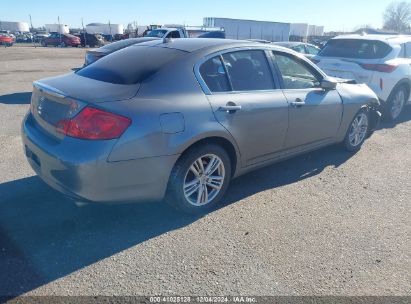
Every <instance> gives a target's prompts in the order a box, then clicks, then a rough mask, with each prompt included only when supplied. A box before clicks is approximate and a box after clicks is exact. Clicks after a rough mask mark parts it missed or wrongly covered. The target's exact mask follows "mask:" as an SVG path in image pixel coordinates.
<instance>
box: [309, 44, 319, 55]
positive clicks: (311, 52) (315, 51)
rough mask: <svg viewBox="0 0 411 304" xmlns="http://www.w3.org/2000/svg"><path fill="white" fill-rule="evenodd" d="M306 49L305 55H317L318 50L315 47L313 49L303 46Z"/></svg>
mask: <svg viewBox="0 0 411 304" xmlns="http://www.w3.org/2000/svg"><path fill="white" fill-rule="evenodd" d="M305 47H306V49H307V53H308V54H311V55H317V54H318V52H319V51H320V49H317V48H316V47H313V46H311V45H306V46H305Z"/></svg>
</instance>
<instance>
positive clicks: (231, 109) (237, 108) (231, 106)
mask: <svg viewBox="0 0 411 304" xmlns="http://www.w3.org/2000/svg"><path fill="white" fill-rule="evenodd" d="M218 110H219V111H222V112H227V113H230V114H234V113H235V112H237V111H240V110H241V106H238V105H236V104H235V103H234V102H229V103H227V104H226V105H225V106H222V107H219V108H218Z"/></svg>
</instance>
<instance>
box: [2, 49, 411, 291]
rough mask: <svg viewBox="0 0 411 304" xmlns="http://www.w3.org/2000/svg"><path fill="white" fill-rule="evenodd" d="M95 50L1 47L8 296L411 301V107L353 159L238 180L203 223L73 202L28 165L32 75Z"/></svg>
mask: <svg viewBox="0 0 411 304" xmlns="http://www.w3.org/2000/svg"><path fill="white" fill-rule="evenodd" d="M84 53H85V50H84V49H76V48H67V49H61V48H36V49H35V48H33V47H11V48H0V124H1V125H0V130H1V132H0V156H1V158H0V295H22V294H30V295H153V294H162V295H168V294H170V295H193V294H194V295H210V296H212V295H238V294H242V295H343V296H346V295H411V271H410V269H411V263H410V252H411V241H410V234H411V233H410V232H411V229H410V228H411V227H410V223H411V205H410V203H411V199H410V198H411V173H410V172H411V149H410V147H411V109H410V107H408V108H407V110H406V112H405V114H404V115H403V116H402V120H401V121H400V123H398V124H397V125H389V124H383V125H381V129H380V130H378V131H377V132H376V133H375V134H374V135H373V136H372V137H371V138H370V139H369V140H368V141H367V142H366V144H365V145H364V146H363V149H362V150H361V151H360V152H359V153H357V154H355V155H351V154H349V153H346V152H344V151H342V150H340V149H339V147H334V146H333V147H329V148H326V149H322V150H320V151H317V152H314V153H310V154H307V155H304V156H301V157H298V158H295V159H292V160H289V161H286V162H283V163H280V164H277V165H274V166H270V167H268V168H265V169H262V170H259V171H256V172H253V173H251V174H249V175H247V176H244V177H241V178H240V179H237V180H235V181H234V182H233V184H232V186H231V188H230V190H229V191H228V195H227V198H226V200H225V202H224V205H223V206H222V208H221V209H219V210H217V211H215V212H213V213H210V214H208V215H205V216H203V217H201V218H192V217H187V216H182V215H180V214H178V213H176V212H175V211H173V210H172V209H170V208H169V207H167V206H165V205H164V204H163V203H152V204H135V205H121V206H103V205H92V206H86V207H83V208H77V207H75V206H74V205H73V204H72V203H71V202H70V201H68V200H66V199H65V198H64V197H62V196H61V195H59V194H58V193H56V192H55V191H53V190H51V189H50V188H48V187H47V186H46V185H45V184H43V182H41V181H40V179H39V178H38V177H36V176H35V175H34V173H33V171H32V170H31V169H30V167H29V165H28V164H27V162H26V160H25V157H24V155H23V152H22V145H21V141H20V123H21V120H22V118H23V115H24V114H25V112H26V111H27V110H28V108H29V105H28V104H29V100H30V91H31V83H32V81H34V80H37V79H40V78H44V77H48V76H53V75H58V74H62V73H67V72H70V69H71V68H72V67H78V66H80V65H82V63H83V60H84Z"/></svg>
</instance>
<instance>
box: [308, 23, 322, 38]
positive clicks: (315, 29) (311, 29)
mask: <svg viewBox="0 0 411 304" xmlns="http://www.w3.org/2000/svg"><path fill="white" fill-rule="evenodd" d="M308 36H324V26H318V25H309V26H308Z"/></svg>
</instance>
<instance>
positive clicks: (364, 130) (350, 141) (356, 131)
mask: <svg viewBox="0 0 411 304" xmlns="http://www.w3.org/2000/svg"><path fill="white" fill-rule="evenodd" d="M369 130H370V115H369V110H368V109H367V108H363V109H361V110H360V111H359V112H358V113H357V114H355V117H354V119H353V120H352V122H351V124H350V126H349V128H348V130H347V134H346V135H345V139H344V147H345V149H347V150H348V151H350V152H357V151H359V150H360V149H361V146H362V144H363V143H364V141H365V139H366V138H367V135H368V133H369Z"/></svg>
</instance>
